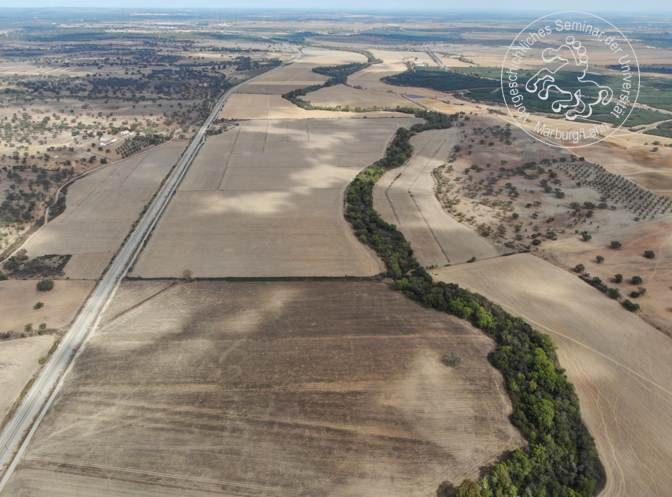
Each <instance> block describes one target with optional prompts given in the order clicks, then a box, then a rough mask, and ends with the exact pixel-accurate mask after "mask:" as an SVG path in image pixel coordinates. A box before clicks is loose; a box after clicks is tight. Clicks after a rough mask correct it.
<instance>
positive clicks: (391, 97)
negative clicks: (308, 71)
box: [304, 85, 413, 109]
mask: <svg viewBox="0 0 672 497" xmlns="http://www.w3.org/2000/svg"><path fill="white" fill-rule="evenodd" d="M304 100H306V101H307V102H310V103H311V104H312V105H315V106H317V107H330V108H349V109H358V108H359V109H372V108H388V109H392V108H395V107H412V106H413V103H412V102H410V101H409V100H408V99H406V98H404V97H403V96H401V95H399V94H398V93H395V92H392V91H390V90H387V91H386V90H375V89H371V90H365V89H360V88H353V87H352V86H346V85H333V86H327V87H325V88H321V89H319V90H317V91H314V92H311V93H309V94H308V95H306V96H305V97H304Z"/></svg>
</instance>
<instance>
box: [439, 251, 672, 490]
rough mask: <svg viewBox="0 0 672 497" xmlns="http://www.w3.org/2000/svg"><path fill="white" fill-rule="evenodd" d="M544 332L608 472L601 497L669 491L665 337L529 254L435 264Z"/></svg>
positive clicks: (670, 416) (669, 371)
mask: <svg viewBox="0 0 672 497" xmlns="http://www.w3.org/2000/svg"><path fill="white" fill-rule="evenodd" d="M433 273H434V276H435V278H437V279H440V280H444V281H450V282H455V283H458V284H460V285H462V286H464V287H466V288H468V289H471V290H473V291H476V292H478V293H480V294H482V295H484V296H486V297H487V298H489V299H491V300H492V301H493V302H497V303H499V304H501V305H502V306H504V307H505V308H506V309H508V310H509V311H511V312H513V313H514V314H516V315H519V316H522V317H523V318H524V319H526V320H527V321H528V322H530V323H531V324H532V325H534V326H535V327H537V328H539V329H540V330H541V331H543V332H546V333H549V334H550V335H551V337H552V338H553V341H554V342H555V343H556V345H557V347H558V353H559V357H560V364H561V366H562V367H564V368H565V369H566V370H567V374H568V376H569V379H570V381H571V382H572V383H573V384H574V386H575V387H576V390H577V393H578V395H579V399H580V401H581V409H582V416H583V419H584V420H585V422H586V425H587V426H588V428H589V429H590V432H591V434H592V435H593V437H594V438H595V441H596V443H597V447H598V451H599V453H600V458H601V460H602V462H603V464H604V466H605V468H606V471H607V483H606V488H605V489H604V491H603V492H602V493H601V494H600V496H601V497H664V496H666V495H667V494H668V493H669V492H668V490H669V489H670V488H672V474H671V473H670V472H669V464H668V462H669V461H670V460H672V446H671V445H670V444H669V440H670V439H671V437H672V388H670V385H672V362H671V361H670V360H669V359H670V357H672V339H670V338H669V337H667V336H665V335H664V334H662V333H661V332H660V331H658V330H656V329H655V328H653V327H652V326H650V325H648V324H647V323H645V322H644V321H643V320H641V319H640V318H639V317H637V316H636V315H635V314H632V313H629V312H628V311H626V310H624V309H622V308H621V306H620V305H619V304H618V303H617V302H614V301H612V300H609V299H607V298H606V297H605V296H604V295H602V294H601V293H599V292H598V291H597V290H595V289H593V288H591V287H590V286H588V285H586V284H585V283H583V282H582V281H580V280H579V279H578V278H576V277H575V276H573V275H571V274H569V273H567V272H566V271H564V270H562V269H560V268H557V267H554V266H553V265H551V264H549V263H548V262H545V261H543V260H541V259H539V258H537V257H534V256H532V255H529V254H519V255H513V256H509V257H500V258H496V259H489V260H486V261H480V262H476V263H474V264H465V265H460V266H454V267H449V268H442V269H437V270H436V271H434V272H433Z"/></svg>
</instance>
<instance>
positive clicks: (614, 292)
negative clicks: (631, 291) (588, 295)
mask: <svg viewBox="0 0 672 497" xmlns="http://www.w3.org/2000/svg"><path fill="white" fill-rule="evenodd" d="M620 296H621V292H620V291H619V289H618V288H609V289H608V290H607V297H609V298H610V299H617V298H619V297H620Z"/></svg>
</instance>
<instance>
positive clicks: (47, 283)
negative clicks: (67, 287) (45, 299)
mask: <svg viewBox="0 0 672 497" xmlns="http://www.w3.org/2000/svg"><path fill="white" fill-rule="evenodd" d="M53 288H54V280H49V279H45V280H40V281H38V282H37V290H38V291H40V292H48V291H50V290H52V289H53Z"/></svg>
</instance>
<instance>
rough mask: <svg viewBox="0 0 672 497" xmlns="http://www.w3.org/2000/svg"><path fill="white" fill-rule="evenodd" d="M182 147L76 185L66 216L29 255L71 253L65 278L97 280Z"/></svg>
mask: <svg viewBox="0 0 672 497" xmlns="http://www.w3.org/2000/svg"><path fill="white" fill-rule="evenodd" d="M183 148H184V143H182V142H171V143H168V144H165V145H161V146H158V147H155V148H152V149H150V150H148V151H146V152H143V153H141V154H138V155H135V156H133V157H132V158H129V159H126V160H123V161H120V162H117V163H114V164H111V165H109V166H106V167H103V168H102V169H100V170H98V171H96V172H94V173H92V174H90V175H89V176H86V177H84V178H82V179H81V180H79V181H77V182H75V183H74V184H73V185H72V186H70V188H69V189H68V194H67V200H66V205H67V207H66V209H65V211H64V212H63V213H62V214H61V215H60V216H58V217H57V218H55V219H53V220H52V221H50V222H49V223H48V224H46V225H45V226H42V227H41V228H40V229H39V230H37V231H36V232H35V234H34V235H33V236H31V237H30V238H29V239H28V241H27V242H26V243H25V245H24V247H25V248H26V249H27V251H28V255H29V256H30V257H37V256H40V255H45V254H60V255H67V254H71V255H72V259H71V260H70V262H68V264H67V266H66V268H65V276H66V277H68V278H73V279H97V278H98V277H99V276H100V274H101V272H102V270H103V269H104V268H105V266H106V265H107V264H108V262H109V260H110V259H111V257H112V254H113V253H114V252H115V251H116V250H117V249H118V248H119V247H120V245H121V242H122V241H123V240H124V238H125V237H126V235H127V234H128V232H129V230H130V228H131V225H132V224H133V223H134V222H135V220H136V219H137V218H138V216H139V215H140V212H141V211H142V209H143V208H144V207H145V205H146V204H147V202H148V201H149V199H150V198H151V197H152V195H153V194H154V192H155V191H156V189H157V187H158V186H159V183H160V182H161V180H162V179H163V177H164V176H165V175H166V174H167V173H168V171H169V170H170V168H171V167H172V166H173V165H174V164H175V162H176V161H177V158H178V157H179V154H180V153H181V152H182V150H183Z"/></svg>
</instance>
